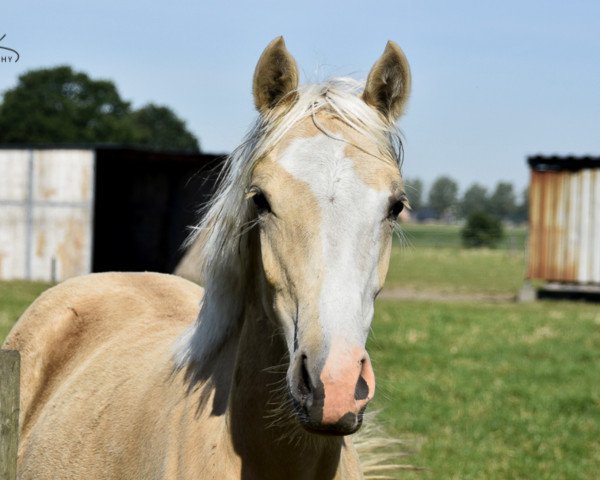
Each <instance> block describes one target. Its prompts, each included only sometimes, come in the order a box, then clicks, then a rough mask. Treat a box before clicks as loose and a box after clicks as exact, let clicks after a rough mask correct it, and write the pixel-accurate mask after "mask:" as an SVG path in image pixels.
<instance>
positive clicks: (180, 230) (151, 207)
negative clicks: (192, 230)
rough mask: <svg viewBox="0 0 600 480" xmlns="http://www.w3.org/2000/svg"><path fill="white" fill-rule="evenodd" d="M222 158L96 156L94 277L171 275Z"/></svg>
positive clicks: (104, 152)
mask: <svg viewBox="0 0 600 480" xmlns="http://www.w3.org/2000/svg"><path fill="white" fill-rule="evenodd" d="M222 158H223V157H222V156H215V155H203V154H189V155H188V154H183V155H178V154H165V153H156V152H144V151H137V150H128V149H99V150H97V151H96V180H95V188H96V192H95V207H94V247H93V263H92V268H93V271H94V272H102V271H114V270H117V271H145V270H149V271H156V272H168V273H170V272H172V271H173V269H174V268H175V266H176V265H177V263H178V262H179V260H180V258H181V256H182V255H183V248H182V244H183V243H184V241H185V239H186V238H187V235H188V233H189V226H190V225H193V224H195V223H196V222H197V220H198V209H199V207H200V206H201V205H202V204H204V203H205V202H206V201H207V200H208V199H209V198H210V196H211V195H212V193H213V191H214V187H215V182H216V177H217V175H218V171H219V167H220V164H221V160H222Z"/></svg>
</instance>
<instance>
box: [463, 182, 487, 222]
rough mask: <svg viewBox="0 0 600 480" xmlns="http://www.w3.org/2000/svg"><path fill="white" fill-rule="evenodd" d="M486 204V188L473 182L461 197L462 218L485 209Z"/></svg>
mask: <svg viewBox="0 0 600 480" xmlns="http://www.w3.org/2000/svg"><path fill="white" fill-rule="evenodd" d="M487 205H488V193H487V189H486V188H485V187H484V186H482V185H479V184H478V183H474V184H472V185H471V186H470V187H469V188H468V189H467V190H466V191H465V193H464V194H463V198H462V200H461V202H460V214H461V216H463V217H464V218H467V217H468V216H469V215H471V214H472V213H474V212H477V211H485V210H486V209H487Z"/></svg>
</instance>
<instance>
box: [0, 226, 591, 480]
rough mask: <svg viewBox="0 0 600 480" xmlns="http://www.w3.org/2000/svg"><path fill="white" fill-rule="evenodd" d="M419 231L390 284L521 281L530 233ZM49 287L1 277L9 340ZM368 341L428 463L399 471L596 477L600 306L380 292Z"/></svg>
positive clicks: (400, 252)
mask: <svg viewBox="0 0 600 480" xmlns="http://www.w3.org/2000/svg"><path fill="white" fill-rule="evenodd" d="M427 228H429V229H431V230H429V235H430V236H429V238H428V237H427V231H426V229H427ZM440 229H441V230H440ZM440 231H441V232H442V235H441V236H440V235H439V232H440ZM410 235H412V239H413V240H412V246H404V247H401V246H400V245H399V244H396V245H395V246H394V250H393V253H392V265H391V268H390V274H389V284H390V286H391V287H406V288H413V289H421V290H428V291H429V290H433V291H437V292H448V293H452V292H472V293H481V292H483V293H516V291H517V290H518V289H519V287H520V285H521V283H522V281H523V277H524V258H525V254H524V250H523V248H522V245H523V244H524V238H525V235H524V233H523V232H520V233H518V232H517V233H515V238H521V240H519V241H517V240H515V241H514V244H515V245H516V244H518V243H519V242H520V245H521V246H520V247H518V248H517V247H516V246H515V247H514V248H513V247H512V246H510V245H508V244H507V245H506V246H505V247H503V248H499V249H497V250H463V249H460V248H459V241H458V229H456V228H450V229H448V230H443V228H442V227H439V226H434V227H430V226H425V227H422V226H416V227H413V228H412V229H411V228H410V227H409V228H407V236H410ZM432 237H435V239H433V238H432ZM441 237H444V238H445V240H444V242H442V240H440V238H441ZM434 242H438V247H437V248H434ZM46 287H47V285H45V284H27V283H22V282H19V283H12V282H10V283H0V339H2V338H3V337H4V335H6V332H7V330H8V328H9V326H10V324H12V322H14V321H15V320H16V318H17V317H18V315H19V313H20V312H21V311H22V310H23V309H24V308H25V307H26V306H27V304H28V303H29V302H30V301H31V300H32V299H33V298H34V297H35V296H36V295H37V294H38V292H40V291H42V290H43V289H44V288H46ZM369 351H370V353H371V357H372V359H373V365H374V368H375V373H376V375H377V382H378V386H377V394H376V399H375V401H374V409H379V408H380V409H382V412H381V413H380V417H379V418H380V421H381V423H382V424H383V426H384V427H385V428H386V429H387V431H388V432H389V433H390V434H391V435H393V436H394V437H397V438H401V439H403V440H404V441H405V442H406V449H407V450H412V454H411V455H410V456H409V457H404V458H400V462H403V463H408V464H412V465H417V466H420V467H424V470H421V471H417V472H404V473H402V474H401V475H399V476H398V478H406V479H423V480H425V479H426V480H430V479H461V480H467V479H482V480H494V479H595V478H599V474H598V472H600V368H599V366H600V306H598V305H594V304H584V303H567V302H537V303H532V304H516V303H511V302H505V303H499V304H486V303H481V302H470V303H457V302H445V301H436V302H431V301H393V300H379V301H378V304H377V309H376V316H375V321H374V323H373V334H372V336H371V339H370V341H369Z"/></svg>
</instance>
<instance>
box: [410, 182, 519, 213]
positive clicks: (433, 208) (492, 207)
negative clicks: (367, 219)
mask: <svg viewBox="0 0 600 480" xmlns="http://www.w3.org/2000/svg"><path fill="white" fill-rule="evenodd" d="M405 184H406V187H405V188H406V194H407V196H408V200H409V202H410V206H411V209H412V215H413V217H414V218H416V219H417V220H425V219H436V220H440V221H446V222H453V221H455V220H460V219H468V218H469V217H471V216H472V215H473V214H476V213H483V214H486V215H489V216H492V217H494V218H496V219H499V220H501V221H504V222H513V223H523V222H525V221H527V213H528V209H529V201H528V197H529V194H528V189H525V190H524V191H522V192H520V193H517V192H516V191H515V188H514V187H513V185H512V184H511V183H510V182H505V181H500V182H498V183H497V184H496V186H495V187H494V188H493V189H492V190H488V189H487V188H486V187H485V186H483V185H481V184H479V183H473V184H471V185H470V186H469V187H467V189H466V190H464V192H462V194H461V193H460V191H459V187H458V183H457V182H456V181H455V180H454V179H452V178H450V177H448V176H440V177H438V178H437V179H436V180H435V181H434V182H433V183H432V184H431V186H430V188H429V190H428V192H426V190H425V188H424V183H423V181H422V180H420V179H418V178H413V179H410V178H409V179H406V180H405Z"/></svg>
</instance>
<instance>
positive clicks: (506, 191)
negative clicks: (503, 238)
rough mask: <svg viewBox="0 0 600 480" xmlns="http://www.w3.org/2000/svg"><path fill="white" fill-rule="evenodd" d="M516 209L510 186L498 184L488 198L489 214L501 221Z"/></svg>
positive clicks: (505, 183)
mask: <svg viewBox="0 0 600 480" xmlns="http://www.w3.org/2000/svg"><path fill="white" fill-rule="evenodd" d="M515 208H516V201H515V192H514V191H513V186H512V184H510V183H508V182H498V184H497V185H496V189H495V190H494V193H492V195H491V196H490V202H489V212H490V213H491V214H493V215H496V216H497V217H498V218H501V219H503V220H506V219H508V218H509V217H510V216H511V215H512V214H513V213H514V212H515Z"/></svg>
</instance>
